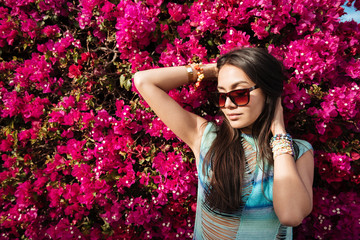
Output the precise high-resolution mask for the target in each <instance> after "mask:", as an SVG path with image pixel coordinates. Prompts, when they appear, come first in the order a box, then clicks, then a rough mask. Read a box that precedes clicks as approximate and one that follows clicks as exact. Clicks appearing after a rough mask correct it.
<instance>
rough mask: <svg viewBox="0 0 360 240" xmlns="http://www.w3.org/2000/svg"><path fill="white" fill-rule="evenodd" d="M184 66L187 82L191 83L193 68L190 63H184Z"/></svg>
mask: <svg viewBox="0 0 360 240" xmlns="http://www.w3.org/2000/svg"><path fill="white" fill-rule="evenodd" d="M185 67H186V71H187V74H188V82H189V83H192V82H193V81H194V70H193V68H192V67H191V66H190V65H186V66H185Z"/></svg>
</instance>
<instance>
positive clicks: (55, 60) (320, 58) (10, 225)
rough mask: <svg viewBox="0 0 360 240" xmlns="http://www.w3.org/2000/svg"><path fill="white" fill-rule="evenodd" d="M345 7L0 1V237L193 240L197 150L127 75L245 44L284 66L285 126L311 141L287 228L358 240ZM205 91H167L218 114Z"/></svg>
mask: <svg viewBox="0 0 360 240" xmlns="http://www.w3.org/2000/svg"><path fill="white" fill-rule="evenodd" d="M344 3H345V1H344V0H327V1H313V0H273V1H263V0H244V1H237V0H198V1H190V0H173V1H167V0H133V1H132V0H111V1H108V0H80V1H75V0H73V1H65V0H56V1H55V0H1V1H0V47H1V49H0V61H1V63H0V78H1V82H0V116H1V119H0V125H1V129H0V151H1V154H0V155H1V159H0V162H1V167H0V182H1V183H0V184H1V185H0V196H1V197H0V209H1V210H0V239H147V238H153V239H176V238H179V239H187V238H191V236H192V232H193V225H194V217H195V216H194V215H195V209H196V205H195V203H196V185H197V178H196V169H195V166H194V157H193V155H192V153H191V151H190V150H189V148H188V147H187V146H186V145H185V144H184V143H183V142H181V141H180V140H179V139H177V138H176V137H175V136H174V135H173V133H172V132H171V131H169V129H168V128H167V127H166V126H164V125H163V123H162V122H161V120H159V119H158V118H157V117H156V116H155V115H154V113H153V112H152V111H151V109H150V108H149V107H148V106H147V104H146V103H145V102H144V101H143V100H142V99H141V97H139V95H138V94H137V92H136V89H134V87H133V86H132V82H131V79H132V75H133V74H134V73H135V72H136V71H137V70H143V69H149V68H155V67H159V66H172V65H184V64H187V63H191V62H213V61H215V60H216V58H217V57H218V56H219V54H220V53H224V52H226V51H228V50H229V49H231V48H233V47H242V46H253V47H254V46H260V47H266V48H268V49H269V51H270V52H271V53H272V54H274V55H275V56H276V57H277V58H279V59H280V60H282V61H283V62H284V66H285V68H286V71H287V74H288V78H289V80H288V81H287V82H286V84H285V92H284V96H283V104H284V108H285V111H286V122H287V126H288V131H289V132H290V133H291V134H292V135H293V136H294V137H296V138H302V139H306V140H308V141H309V142H311V143H312V144H313V147H314V149H315V164H316V169H315V183H314V210H313V212H312V214H311V215H310V216H309V217H307V218H306V219H305V220H304V222H303V224H302V225H301V226H299V227H298V228H297V229H296V231H295V238H296V239H357V238H358V237H359V232H360V204H359V201H360V195H359V194H360V193H359V183H360V172H359V158H360V155H359V151H360V149H359V137H360V136H359V135H360V134H359V132H360V129H359V119H360V112H359V109H360V94H359V76H360V60H359V56H360V42H359V41H360V26H359V24H358V23H356V22H354V21H352V22H339V17H340V16H342V15H343V14H344V10H343V8H342V7H341V6H342V5H343V4H344ZM346 3H347V4H348V5H351V4H354V7H355V8H357V9H360V1H358V0H356V1H353V0H351V1H346ZM212 87H213V86H211V85H204V84H203V85H202V86H201V87H200V88H199V89H198V90H196V91H195V90H194V88H193V86H184V87H182V88H180V89H177V90H173V91H171V92H170V93H169V94H170V95H171V96H172V97H173V98H174V99H176V100H177V101H178V102H179V103H180V104H181V105H182V106H184V107H185V108H187V109H188V110H189V111H193V112H196V113H198V114H200V115H202V116H204V117H206V118H207V119H209V120H218V119H217V117H216V114H215V113H216V109H215V108H214V107H213V106H211V105H210V104H209V103H208V101H207V98H208V93H209V91H210V90H211V88H212Z"/></svg>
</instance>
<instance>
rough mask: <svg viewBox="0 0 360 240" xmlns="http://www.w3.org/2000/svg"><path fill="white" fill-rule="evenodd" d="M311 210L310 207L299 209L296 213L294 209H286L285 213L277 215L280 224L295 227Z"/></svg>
mask: <svg viewBox="0 0 360 240" xmlns="http://www.w3.org/2000/svg"><path fill="white" fill-rule="evenodd" d="M311 211H312V207H311V208H309V209H307V210H306V211H299V212H298V213H296V212H295V211H288V212H287V213H285V214H284V213H283V214H281V215H278V218H279V221H280V223H281V224H282V225H285V226H290V227H297V226H299V225H300V224H301V223H302V222H303V220H304V218H306V217H307V216H308V215H309V214H310V213H311Z"/></svg>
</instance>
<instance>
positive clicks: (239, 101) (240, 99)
mask: <svg viewBox="0 0 360 240" xmlns="http://www.w3.org/2000/svg"><path fill="white" fill-rule="evenodd" d="M256 88H258V86H256V85H255V86H253V87H251V88H246V89H237V90H234V91H231V92H227V93H221V92H216V93H214V95H215V104H216V106H217V107H224V106H225V102H226V98H227V97H229V98H230V100H231V101H232V102H233V103H234V104H235V105H236V106H238V107H239V106H245V105H246V104H248V103H249V101H250V92H251V91H252V90H255V89H256Z"/></svg>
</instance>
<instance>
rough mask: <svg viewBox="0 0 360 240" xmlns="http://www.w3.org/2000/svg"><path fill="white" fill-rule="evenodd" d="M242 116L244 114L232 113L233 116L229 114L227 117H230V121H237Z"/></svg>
mask: <svg viewBox="0 0 360 240" xmlns="http://www.w3.org/2000/svg"><path fill="white" fill-rule="evenodd" d="M241 115H242V113H231V114H227V115H226V116H227V117H228V119H229V120H237V119H238V118H239V117H240V116H241Z"/></svg>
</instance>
